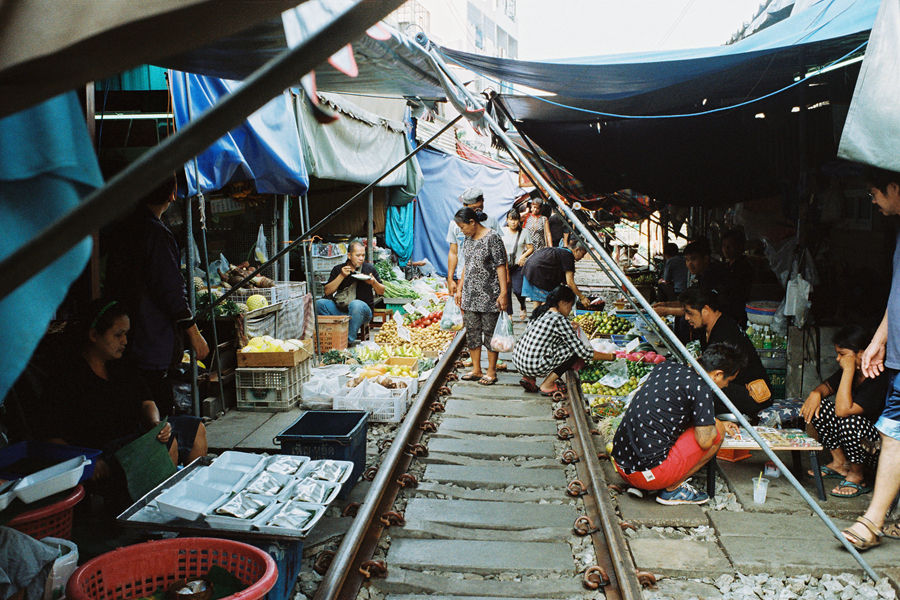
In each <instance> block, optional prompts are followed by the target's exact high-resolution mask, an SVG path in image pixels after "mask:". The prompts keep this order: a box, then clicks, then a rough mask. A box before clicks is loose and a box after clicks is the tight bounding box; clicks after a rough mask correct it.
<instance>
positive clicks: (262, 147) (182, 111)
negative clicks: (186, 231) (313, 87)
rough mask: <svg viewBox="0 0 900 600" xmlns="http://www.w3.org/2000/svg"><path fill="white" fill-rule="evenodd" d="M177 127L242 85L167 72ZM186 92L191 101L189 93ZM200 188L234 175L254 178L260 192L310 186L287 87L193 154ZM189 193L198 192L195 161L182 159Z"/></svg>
mask: <svg viewBox="0 0 900 600" xmlns="http://www.w3.org/2000/svg"><path fill="white" fill-rule="evenodd" d="M169 81H170V82H171V84H172V103H173V107H174V113H175V125H176V127H178V128H181V127H183V126H184V125H186V124H187V123H188V122H189V121H190V120H191V119H195V118H196V117H197V116H199V115H200V114H201V113H202V112H203V111H205V110H207V109H209V108H210V107H212V106H214V105H215V104H216V103H217V102H218V101H219V99H220V98H222V97H224V96H227V95H228V94H230V93H231V92H232V91H233V90H234V89H235V88H237V87H238V86H239V85H241V83H240V82H238V81H228V80H225V79H216V78H214V77H204V76H202V75H193V74H191V73H181V72H178V71H170V72H169ZM189 97H190V101H188V98H189ZM197 167H198V168H199V171H200V174H199V180H200V191H201V192H203V193H208V192H212V191H215V190H219V189H221V188H223V187H224V186H225V185H227V184H229V183H231V182H234V181H247V180H252V181H254V183H255V185H256V191H257V192H259V193H262V194H289V195H293V196H299V195H302V194H305V193H306V190H307V189H309V175H307V173H306V166H305V165H304V164H303V158H302V153H301V149H300V134H299V132H298V130H297V120H296V118H295V117H294V108H293V105H292V102H291V95H290V92H285V93H284V94H282V95H281V96H278V97H277V98H275V99H273V100H272V101H271V102H269V103H268V104H266V105H265V106H263V107H262V108H261V109H259V110H258V111H256V112H255V113H253V114H252V115H250V117H248V118H247V120H246V121H244V123H243V124H242V125H240V126H239V127H237V128H236V129H234V130H232V131H231V132H229V133H228V134H227V135H225V136H223V137H221V138H219V140H217V141H216V142H214V143H213V145H212V146H210V147H209V148H207V149H206V150H204V151H203V152H202V153H201V154H200V155H199V156H198V157H197ZM185 173H186V174H187V181H188V195H189V196H193V195H195V194H197V183H196V181H197V179H198V178H197V177H196V175H195V169H194V163H193V162H190V163H188V164H187V165H185Z"/></svg>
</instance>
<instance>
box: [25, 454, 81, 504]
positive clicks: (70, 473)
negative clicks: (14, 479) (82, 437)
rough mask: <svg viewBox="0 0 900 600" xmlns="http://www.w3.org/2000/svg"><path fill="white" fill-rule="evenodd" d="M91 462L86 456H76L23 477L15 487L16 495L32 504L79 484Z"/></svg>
mask: <svg viewBox="0 0 900 600" xmlns="http://www.w3.org/2000/svg"><path fill="white" fill-rule="evenodd" d="M89 464H91V461H90V460H89V459H88V458H87V457H85V456H76V457H75V458H70V459H69V460H67V461H64V462H61V463H59V464H58V465H54V466H52V467H49V468H46V469H43V470H41V471H38V472H37V473H33V474H31V475H29V476H28V477H23V478H22V479H20V480H19V483H17V484H16V485H15V487H14V488H13V492H14V493H15V495H16V497H17V498H19V500H21V501H22V502H25V503H26V504H30V503H32V502H35V501H37V500H40V499H41V498H46V497H47V496H52V495H53V494H56V493H57V492H62V491H63V490H68V489H70V488H73V487H75V486H76V485H78V482H79V481H80V480H81V474H82V473H84V467H85V466H87V465H89Z"/></svg>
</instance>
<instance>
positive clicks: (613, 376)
mask: <svg viewBox="0 0 900 600" xmlns="http://www.w3.org/2000/svg"><path fill="white" fill-rule="evenodd" d="M628 380H629V377H628V361H627V360H625V359H619V360H615V361H613V362H610V363H606V375H604V376H603V377H602V378H601V379H600V380H599V381H598V383H599V384H600V385H605V386H607V387H611V388H619V387H622V386H623V385H625V384H626V383H628Z"/></svg>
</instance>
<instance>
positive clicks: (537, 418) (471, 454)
mask: <svg viewBox="0 0 900 600" xmlns="http://www.w3.org/2000/svg"><path fill="white" fill-rule="evenodd" d="M459 341H460V339H459V337H457V339H455V340H454V342H453V344H452V346H451V349H450V350H448V352H447V353H446V355H445V357H444V359H443V360H442V361H441V364H439V366H438V367H437V368H436V369H435V371H436V372H439V373H436V375H433V376H432V379H431V380H429V384H431V385H426V387H425V389H424V390H423V394H425V397H422V395H420V398H419V399H418V400H417V402H416V405H414V407H413V409H412V410H411V411H410V415H409V417H408V419H407V421H409V420H410V419H411V420H412V421H413V422H410V423H409V424H407V422H404V426H403V427H401V430H400V431H398V434H397V437H396V438H395V441H394V443H393V444H392V447H391V451H395V453H396V452H399V451H400V449H401V448H402V452H401V453H400V456H401V458H402V460H400V461H393V462H396V464H394V465H393V466H391V465H392V460H391V456H390V452H389V455H388V456H387V457H386V458H385V461H384V463H383V465H382V467H380V468H379V472H378V474H377V475H376V479H375V481H374V482H373V485H372V490H370V492H369V494H368V495H367V497H366V501H365V502H364V503H363V505H362V506H361V507H360V514H362V513H363V512H365V513H366V516H364V517H362V519H363V520H362V521H361V522H356V523H354V526H353V528H352V529H351V531H350V532H348V534H347V536H346V537H345V539H344V541H343V543H342V544H341V547H340V548H339V550H338V552H337V555H336V556H335V558H334V561H333V563H332V565H331V568H330V569H329V570H328V573H327V574H326V579H325V581H323V586H322V587H320V588H319V593H317V594H316V596H315V597H316V598H317V599H319V598H323V599H324V598H357V597H358V598H364V599H380V598H385V599H386V600H413V599H418V598H421V597H425V596H428V598H430V599H431V600H434V599H439V600H440V599H442V598H453V597H466V596H467V597H480V598H494V597H496V598H520V599H551V598H586V599H594V598H627V599H631V598H640V597H641V595H640V583H639V582H638V579H637V574H636V573H635V571H634V568H633V565H632V564H631V563H630V555H629V554H628V552H627V549H625V551H624V554H623V553H622V548H624V541H623V540H622V539H619V540H616V539H615V537H614V535H612V534H613V533H615V530H610V528H609V526H606V525H604V524H603V522H604V521H606V520H610V519H609V518H608V517H602V516H601V515H602V514H603V512H602V509H601V508H600V505H601V504H602V503H603V500H604V499H605V501H606V502H607V503H609V499H608V494H607V492H606V489H605V487H603V488H601V487H600V485H601V484H594V483H593V478H594V477H595V476H596V473H595V470H596V465H594V466H592V465H593V463H595V462H596V461H597V460H598V459H597V457H596V453H595V452H594V451H593V450H591V451H587V452H586V451H585V448H586V447H591V448H592V444H593V442H592V440H591V439H590V438H591V433H590V429H589V427H588V420H587V418H586V417H585V415H584V414H582V415H581V417H582V418H581V419H580V421H581V423H579V422H578V421H579V420H578V419H577V418H576V417H575V416H574V415H573V414H567V417H569V418H570V419H571V422H569V423H567V422H566V421H564V420H563V417H562V414H561V413H560V411H559V409H560V408H561V407H563V406H583V399H582V398H581V397H580V390H578V387H579V386H577V385H572V384H571V381H570V385H569V387H570V389H571V390H573V392H572V394H574V396H573V399H572V400H570V399H569V398H561V399H556V400H559V401H558V402H557V401H556V400H554V399H550V398H546V397H543V396H540V395H538V394H526V393H524V392H523V390H522V388H521V387H520V386H519V385H518V380H519V378H520V376H519V375H518V374H517V373H515V372H512V371H510V372H501V373H499V374H498V375H499V380H498V382H497V383H496V384H495V385H493V386H482V385H479V384H478V383H477V382H466V381H456V382H454V383H452V387H451V388H450V389H449V390H447V389H442V388H443V387H444V386H442V385H441V384H442V383H444V381H443V379H441V378H443V377H447V376H449V379H451V380H453V379H455V374H453V373H451V371H450V369H451V368H452V367H454V366H456V367H461V366H462V365H461V363H458V362H456V356H457V355H458V354H459V352H460V350H461V344H460V343H458V342H459ZM510 366H511V365H510ZM448 391H449V395H446V396H443V397H440V398H439V400H440V404H441V405H442V406H438V405H436V404H435V403H434V400H435V399H436V398H437V397H438V395H439V394H441V393H444V394H446V393H447V392H448ZM570 395H571V394H570ZM417 407H420V408H421V409H422V410H417ZM441 409H443V412H438V411H440V410H441ZM575 412H577V411H573V410H571V409H568V413H575ZM426 421H427V423H425V425H423V424H422V423H423V422H426ZM561 429H562V432H561V431H560V430H561ZM404 431H405V432H406V433H413V434H414V435H413V437H412V438H411V439H408V438H407V437H406V433H404ZM567 432H574V433H573V435H572V439H567V438H568V437H569V435H568V434H567ZM398 440H403V441H402V442H398ZM426 448H427V449H426ZM573 453H574V454H575V455H576V456H578V457H579V459H578V461H577V462H574V463H572V462H571V458H572V455H573ZM563 456H568V457H569V461H568V462H569V463H570V464H565V463H564V462H562V461H561V457H563ZM379 479H380V480H381V481H379ZM573 481H578V482H580V483H576V484H574V487H573V484H572V482H573ZM382 485H383V486H385V488H386V489H385V490H382V489H381V486H382ZM598 498H599V501H598ZM585 517H587V519H585ZM360 518H361V516H360V515H358V516H357V520H359V519H360ZM610 522H611V523H612V527H614V528H616V529H617V528H618V525H617V520H616V519H615V515H614V514H613V516H612V519H611V520H610ZM594 523H596V524H598V525H599V527H594V525H593V524H594ZM592 529H596V531H591V530H592ZM354 530H359V531H358V532H354ZM618 533H619V537H620V538H621V531H619V532H618ZM357 538H358V539H357ZM610 540H612V542H613V543H616V542H618V543H620V544H621V548H616V547H614V548H613V550H612V551H610V549H609V548H610ZM595 545H597V549H595ZM351 555H352V556H351ZM338 561H340V563H341V566H337V565H336V564H334V563H335V562H338ZM335 569H339V570H340V569H344V571H343V573H337V572H333V571H335ZM358 573H361V574H362V576H363V577H367V578H368V580H367V582H366V583H365V584H363V585H362V587H360V583H361V581H360V580H359V579H358V575H357V574H358ZM330 581H331V582H333V583H329V582H330Z"/></svg>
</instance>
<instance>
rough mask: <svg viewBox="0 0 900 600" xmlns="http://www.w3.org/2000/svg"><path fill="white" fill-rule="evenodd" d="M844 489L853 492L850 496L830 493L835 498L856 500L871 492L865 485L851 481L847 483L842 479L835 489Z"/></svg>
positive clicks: (832, 491)
mask: <svg viewBox="0 0 900 600" xmlns="http://www.w3.org/2000/svg"><path fill="white" fill-rule="evenodd" d="M845 487H846V488H850V489H852V490H853V492H852V493H850V494H841V493H837V494H836V493H834V490H831V492H830V493H831V495H832V496H834V497H835V498H856V497H857V496H862V495H863V494H868V493H869V492H871V491H872V488H870V487H866V486H865V484H861V483H853V482H852V481H847V480H846V479H842V480H841V482H840V483H839V484H838V486H837V489H841V488H845ZM867 520H868V519H867Z"/></svg>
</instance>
